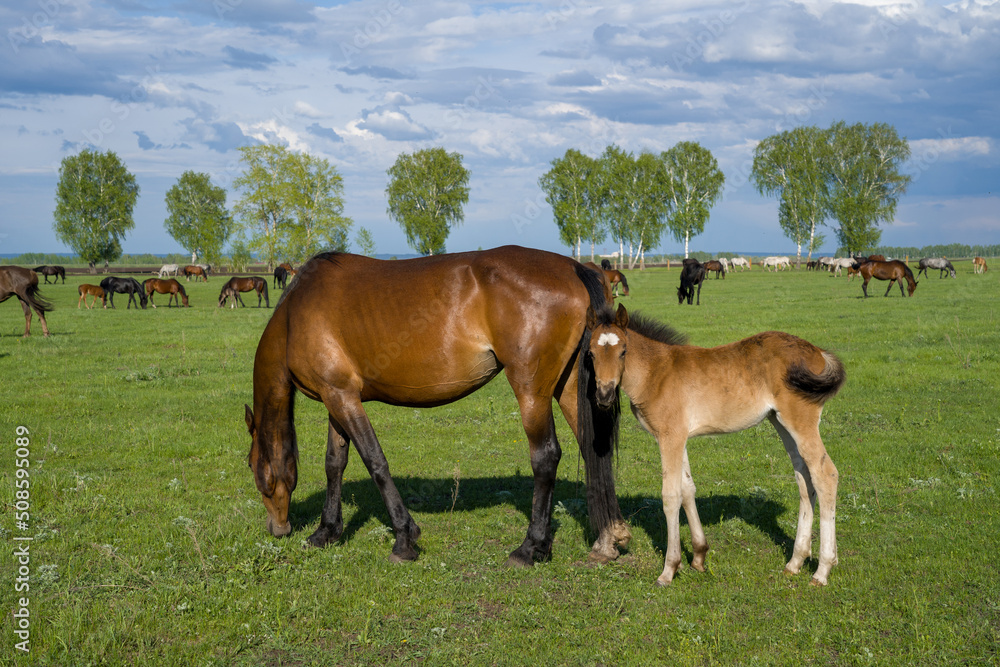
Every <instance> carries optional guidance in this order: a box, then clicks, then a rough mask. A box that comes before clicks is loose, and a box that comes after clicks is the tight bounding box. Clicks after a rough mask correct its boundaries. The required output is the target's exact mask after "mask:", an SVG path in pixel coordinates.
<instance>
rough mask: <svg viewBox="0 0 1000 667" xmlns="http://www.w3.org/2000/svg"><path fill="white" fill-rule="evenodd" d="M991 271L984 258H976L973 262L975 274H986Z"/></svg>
mask: <svg viewBox="0 0 1000 667" xmlns="http://www.w3.org/2000/svg"><path fill="white" fill-rule="evenodd" d="M989 270H990V267H988V266H986V260H985V259H983V258H982V257H978V256H977V257H975V258H974V259H973V260H972V271H973V272H974V273H986V272H987V271H989Z"/></svg>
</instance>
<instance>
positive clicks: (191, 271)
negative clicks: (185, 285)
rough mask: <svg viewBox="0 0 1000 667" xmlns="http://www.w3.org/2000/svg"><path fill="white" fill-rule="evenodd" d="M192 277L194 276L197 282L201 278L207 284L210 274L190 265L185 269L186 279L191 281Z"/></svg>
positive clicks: (194, 265) (195, 265)
mask: <svg viewBox="0 0 1000 667" xmlns="http://www.w3.org/2000/svg"><path fill="white" fill-rule="evenodd" d="M191 276H194V281H195V282H198V278H199V277H200V278H201V279H202V280H204V281H205V282H206V283H207V282H208V272H206V271H205V269H203V268H202V267H200V266H198V265H197V264H188V265H187V266H185V267H184V277H185V278H186V279H187V280H189V281H190V280H191Z"/></svg>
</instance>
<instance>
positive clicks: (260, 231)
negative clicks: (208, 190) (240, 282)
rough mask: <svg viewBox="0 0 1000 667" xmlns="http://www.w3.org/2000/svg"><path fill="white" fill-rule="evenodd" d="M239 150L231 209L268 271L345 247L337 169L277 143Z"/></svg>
mask: <svg viewBox="0 0 1000 667" xmlns="http://www.w3.org/2000/svg"><path fill="white" fill-rule="evenodd" d="M240 154H241V156H240V159H241V161H242V162H243V164H244V172H243V174H241V175H240V176H239V177H238V178H236V179H235V180H234V181H233V185H234V186H235V187H236V189H237V190H239V191H241V196H240V199H239V201H237V203H236V205H235V206H234V207H233V208H234V211H235V212H236V214H237V216H238V218H239V219H240V221H241V223H242V225H243V229H244V230H245V231H246V233H247V235H248V236H249V237H250V240H249V247H250V248H251V249H252V250H256V251H257V253H258V255H259V257H260V258H261V259H262V260H263V261H264V262H266V263H267V266H268V270H272V269H273V268H274V267H275V266H276V265H277V264H279V263H281V262H282V261H285V260H288V259H290V260H292V261H296V262H301V261H303V260H305V259H307V258H308V257H309V256H311V255H312V254H314V253H316V252H317V251H320V250H324V249H332V250H346V249H347V239H348V232H349V230H350V228H351V225H352V222H351V220H350V218H346V217H344V216H343V215H342V211H343V206H344V201H343V189H344V185H343V179H342V178H341V176H340V175H339V174H338V173H337V169H336V167H333V166H331V165H330V164H329V163H328V162H327V161H326V160H325V159H323V158H316V157H314V156H312V155H309V154H308V153H296V152H293V151H291V150H289V149H288V148H286V147H285V146H280V145H276V144H262V145H258V146H244V147H242V148H240Z"/></svg>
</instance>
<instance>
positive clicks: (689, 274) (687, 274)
mask: <svg viewBox="0 0 1000 667" xmlns="http://www.w3.org/2000/svg"><path fill="white" fill-rule="evenodd" d="M707 275H708V271H706V270H705V266H704V265H703V264H702V263H701V262H699V261H698V260H696V259H695V258H693V257H688V258H687V259H685V260H684V266H683V267H682V268H681V285H680V287H678V288H677V305H680V304H682V303H684V300H685V299H687V302H688V305H689V306H690V305H691V302H692V301H693V300H694V298H695V292H694V289H695V287H697V288H698V303H697V305H699V306H700V305H701V284H702V283H703V282H705V276H707Z"/></svg>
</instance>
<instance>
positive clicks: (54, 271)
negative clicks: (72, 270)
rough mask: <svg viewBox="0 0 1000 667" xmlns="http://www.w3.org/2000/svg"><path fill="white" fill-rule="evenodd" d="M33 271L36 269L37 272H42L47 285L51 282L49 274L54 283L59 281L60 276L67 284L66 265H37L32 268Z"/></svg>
mask: <svg viewBox="0 0 1000 667" xmlns="http://www.w3.org/2000/svg"><path fill="white" fill-rule="evenodd" d="M32 271H34V272H35V273H40V274H42V276H43V277H44V278H45V284H46V285H48V284H49V276H52V283H53V284H55V283H57V282H59V279H60V278H62V281H63V285H65V284H66V269H65V268H64V267H61V266H54V265H53V266H49V265H43V266H36V267H35V268H34V269H32Z"/></svg>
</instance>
